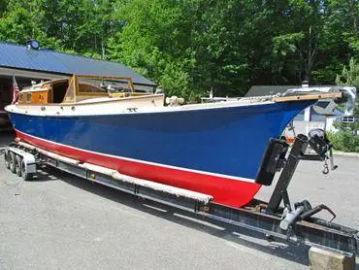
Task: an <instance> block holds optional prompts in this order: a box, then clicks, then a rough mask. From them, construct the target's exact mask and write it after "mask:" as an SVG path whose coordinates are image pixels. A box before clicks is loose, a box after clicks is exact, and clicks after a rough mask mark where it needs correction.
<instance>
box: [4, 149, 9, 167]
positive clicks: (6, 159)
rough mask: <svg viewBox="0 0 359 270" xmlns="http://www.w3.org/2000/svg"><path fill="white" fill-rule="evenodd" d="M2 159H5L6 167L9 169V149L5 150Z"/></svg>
mask: <svg viewBox="0 0 359 270" xmlns="http://www.w3.org/2000/svg"><path fill="white" fill-rule="evenodd" d="M4 159H5V167H6V169H10V153H9V151H5V154H4Z"/></svg>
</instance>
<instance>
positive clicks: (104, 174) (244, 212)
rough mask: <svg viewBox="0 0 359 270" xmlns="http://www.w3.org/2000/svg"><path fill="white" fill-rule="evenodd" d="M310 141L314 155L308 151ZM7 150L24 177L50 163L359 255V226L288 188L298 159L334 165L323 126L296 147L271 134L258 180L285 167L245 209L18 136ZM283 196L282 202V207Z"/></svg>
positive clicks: (239, 223) (224, 220)
mask: <svg viewBox="0 0 359 270" xmlns="http://www.w3.org/2000/svg"><path fill="white" fill-rule="evenodd" d="M309 145H310V148H311V149H312V152H314V154H306V152H307V148H308V146H309ZM313 150H314V151H313ZM3 152H4V157H5V164H6V167H7V168H8V169H10V170H11V172H13V173H16V174H17V175H19V176H20V177H23V178H24V179H25V180H31V179H32V178H33V177H35V176H36V172H37V168H39V167H41V166H50V167H54V168H57V169H60V170H62V171H65V172H68V173H70V174H73V175H76V176H79V177H81V178H85V179H87V180H90V181H92V182H96V183H100V184H102V185H106V186H109V187H111V188H114V189H117V190H120V191H124V192H126V193H130V194H134V195H135V196H138V197H141V198H144V199H149V200H152V201H155V202H159V203H160V204H165V205H169V206H171V207H174V208H177V209H180V210H184V211H186V212H191V213H194V214H195V215H196V216H198V217H200V218H204V219H205V220H207V221H209V222H211V221H212V222H214V223H216V224H218V223H220V224H223V225H225V224H227V225H230V226H234V227H236V228H237V229H238V231H239V232H240V230H239V229H240V228H245V229H248V230H250V231H253V232H257V233H258V232H259V233H261V234H264V235H265V237H266V238H267V239H268V240H276V239H277V240H282V241H283V240H286V241H288V242H289V243H293V244H298V243H303V244H305V245H308V246H316V247H319V248H323V249H325V250H330V251H334V252H339V253H341V254H346V255H348V256H354V258H355V256H356V255H357V254H358V239H359V238H358V230H356V229H352V228H349V227H346V226H342V225H339V224H335V223H333V222H332V220H330V221H327V220H323V219H321V218H316V217H314V215H315V214H317V213H318V212H320V211H322V210H326V211H329V213H331V214H332V215H333V219H334V218H335V214H334V212H333V211H332V210H331V209H329V208H328V207H327V206H325V205H323V204H321V205H318V206H316V207H312V206H311V205H310V203H309V202H308V201H306V200H304V201H302V202H297V203H295V204H294V205H292V204H291V202H290V200H289V196H288V192H287V188H288V185H289V183H290V181H291V179H292V176H293V174H294V172H295V170H296V167H297V165H298V163H299V161H300V160H321V161H324V162H325V166H324V170H323V173H328V172H329V169H332V170H334V169H336V166H335V165H334V162H333V157H332V147H331V144H330V142H329V141H328V140H327V138H326V136H325V133H324V132H323V131H321V130H314V131H311V132H310V133H309V135H308V136H305V135H302V134H299V135H298V136H296V137H295V140H294V143H293V144H292V146H289V145H288V144H287V142H286V141H285V140H284V139H271V140H270V142H269V144H268V146H267V150H266V152H265V155H264V157H263V160H262V164H261V168H260V170H259V172H258V175H257V179H258V180H257V183H259V184H262V185H271V184H272V182H273V179H274V176H275V175H276V173H277V172H279V171H281V173H280V175H279V178H278V181H277V183H276V186H275V189H274V191H273V193H272V196H271V198H270V200H269V202H268V203H267V202H263V201H260V200H256V199H254V200H252V201H251V202H250V203H249V204H248V205H246V206H245V207H242V208H232V207H228V206H224V205H220V204H217V203H215V202H213V197H212V196H210V195H207V194H202V193H198V192H194V191H189V190H185V189H181V188H176V187H172V186H168V185H164V184H160V183H155V182H151V181H148V180H145V179H138V178H134V177H130V176H127V175H123V174H120V173H119V172H117V171H115V170H112V169H108V168H104V167H101V166H97V165H93V164H89V163H83V162H80V161H79V160H75V159H72V158H68V157H64V156H61V155H59V154H56V153H53V152H49V151H45V150H43V149H41V148H37V147H34V146H33V145H30V144H27V143H25V142H23V141H21V140H19V139H15V141H14V142H13V143H11V144H10V145H9V146H8V147H6V148H5V149H4V151H3ZM328 160H329V161H330V166H329V165H328ZM282 201H283V204H284V207H281V206H280V204H281V202H282Z"/></svg>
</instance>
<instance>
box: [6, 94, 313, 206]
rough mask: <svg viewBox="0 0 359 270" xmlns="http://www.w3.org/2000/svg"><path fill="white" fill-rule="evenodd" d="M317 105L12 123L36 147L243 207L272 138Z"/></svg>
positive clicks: (21, 118)
mask: <svg viewBox="0 0 359 270" xmlns="http://www.w3.org/2000/svg"><path fill="white" fill-rule="evenodd" d="M312 103H313V102H312V101H300V102H281V103H271V104H259V105H248V106H237V107H227V108H216V109H203V110H198V109H197V110H189V111H176V112H156V113H133V114H117V115H92V116H32V115H27V114H18V113H11V114H10V117H11V122H12V123H13V125H14V128H15V129H16V131H17V133H18V137H20V138H22V139H23V140H25V141H28V142H30V143H32V144H35V145H38V146H40V147H43V148H46V149H49V150H51V151H55V152H59V153H60V154H65V155H67V156H71V157H74V158H78V159H80V160H82V161H85V162H91V163H94V164H98V165H102V166H106V167H111V168H114V169H116V170H118V171H119V172H122V173H125V174H129V175H132V176H135V177H140V178H146V179H149V180H153V181H157V182H163V183H167V184H171V185H174V186H179V187H183V188H188V189H191V190H195V191H200V192H206V193H208V194H212V195H214V196H215V200H217V202H219V203H224V204H229V205H232V206H242V205H243V204H244V203H246V202H247V201H248V200H249V199H250V198H251V197H253V196H254V195H253V194H252V193H254V194H255V193H256V192H257V191H258V189H259V187H260V186H259V185H257V184H255V183H254V179H255V177H256V174H257V171H258V169H259V166H260V162H261V159H262V156H263V154H264V151H265V149H266V146H267V143H268V141H269V139H270V138H276V137H278V136H280V135H281V133H282V131H283V130H284V128H285V127H286V125H287V124H288V123H289V121H291V120H292V119H293V118H294V117H295V116H296V115H297V114H298V113H299V112H300V111H302V110H303V109H304V108H305V107H307V106H310V105H312ZM138 164H140V165H141V166H139V165H138ZM164 170H166V171H164ZM181 173H182V176H181V175H180V174H181ZM188 173H189V175H188ZM204 176H205V177H204ZM181 177H191V178H192V179H191V180H190V182H189V180H185V179H182V181H181V180H179V178H181ZM193 178H194V179H193ZM212 178H215V179H221V180H228V183H229V182H231V183H232V182H234V183H236V181H237V182H238V183H245V184H243V185H242V186H241V187H239V186H236V188H241V189H247V190H249V189H251V190H252V192H251V194H248V196H247V197H248V198H247V197H246V196H245V195H246V192H245V191H241V192H240V193H238V194H237V195H240V196H241V198H232V199H230V198H229V199H228V198H225V197H226V195H225V193H228V194H230V192H229V191H228V190H227V189H228V188H229V189H231V187H226V185H225V184H223V182H216V183H214V182H213V183H212V182H211V181H212V180H213V179H212ZM187 182H188V183H187ZM207 182H208V183H207ZM249 185H250V187H249ZM201 186H202V187H203V186H206V188H202V187H201ZM212 188H213V190H214V189H216V191H213V190H212ZM208 189H210V190H208ZM222 189H223V190H222ZM233 195H234V194H232V195H231V196H233ZM244 197H246V198H244ZM218 198H220V199H218Z"/></svg>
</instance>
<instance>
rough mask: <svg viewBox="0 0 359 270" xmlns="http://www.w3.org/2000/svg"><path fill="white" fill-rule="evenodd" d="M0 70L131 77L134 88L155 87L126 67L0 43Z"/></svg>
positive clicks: (51, 51)
mask: <svg viewBox="0 0 359 270" xmlns="http://www.w3.org/2000/svg"><path fill="white" fill-rule="evenodd" d="M0 52H1V53H0V67H7V68H16V69H24V70H32V71H42V72H49V73H57V74H64V75H72V74H78V75H98V76H123V77H131V78H132V80H133V82H134V83H135V84H142V85H148V86H155V85H156V84H155V83H154V82H152V81H150V80H149V79H147V78H145V77H143V76H142V75H140V74H138V73H136V72H135V71H133V70H132V69H130V68H129V67H127V66H125V65H123V64H120V63H115V62H110V61H104V60H97V59H93V58H90V57H83V56H79V55H73V54H68V53H62V52H57V51H54V50H51V49H38V50H35V49H31V48H30V49H29V48H28V47H27V46H22V45H17V44H12V43H6V42H0Z"/></svg>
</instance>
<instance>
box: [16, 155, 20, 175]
mask: <svg viewBox="0 0 359 270" xmlns="http://www.w3.org/2000/svg"><path fill="white" fill-rule="evenodd" d="M21 163H22V157H21V156H19V155H16V156H15V173H16V174H17V175H18V176H20V177H21V175H22V172H21Z"/></svg>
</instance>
